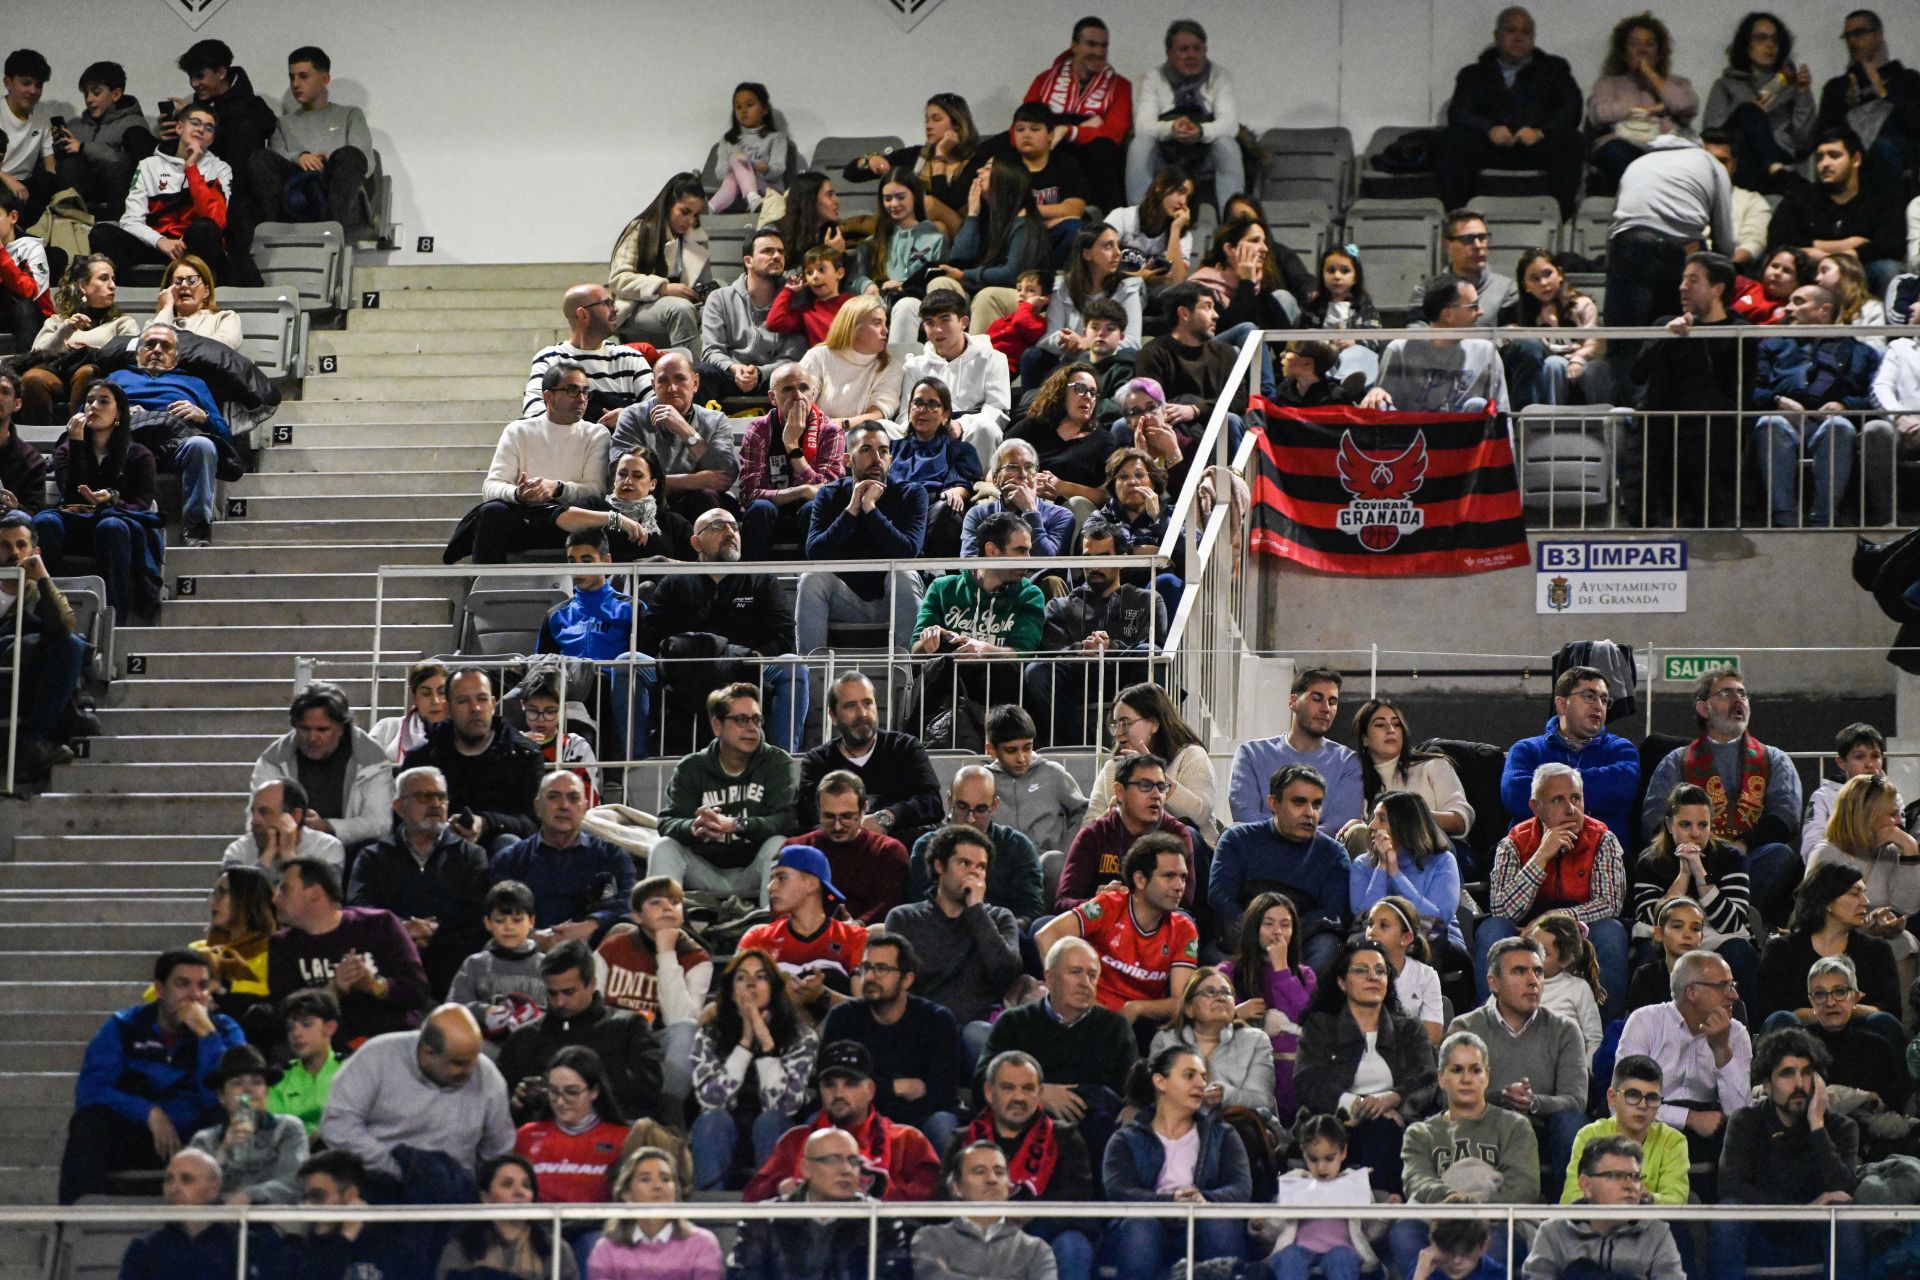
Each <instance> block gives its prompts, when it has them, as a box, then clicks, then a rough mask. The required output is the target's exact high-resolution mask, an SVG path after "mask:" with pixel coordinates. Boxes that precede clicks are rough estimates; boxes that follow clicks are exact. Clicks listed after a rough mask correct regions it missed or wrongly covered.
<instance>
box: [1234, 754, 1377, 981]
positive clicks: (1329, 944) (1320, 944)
mask: <svg viewBox="0 0 1920 1280" xmlns="http://www.w3.org/2000/svg"><path fill="white" fill-rule="evenodd" d="M1326 798H1327V780H1326V778H1325V777H1324V776H1323V775H1322V774H1321V773H1320V771H1319V770H1318V769H1315V768H1314V767H1313V766H1312V765H1308V764H1283V765H1281V766H1280V767H1279V768H1278V769H1275V770H1274V771H1273V773H1272V775H1271V776H1270V777H1269V778H1268V779H1267V813H1268V815H1269V816H1268V819H1267V821H1265V822H1242V823H1240V824H1239V825H1237V826H1233V827H1229V828H1228V829H1227V833H1226V834H1225V835H1223V836H1221V837H1220V847H1219V849H1217V850H1216V851H1215V852H1214V855H1213V868H1212V870H1211V872H1210V873H1209V875H1208V879H1207V904H1208V905H1209V906H1210V907H1212V908H1213V924H1214V931H1215V934H1216V936H1218V937H1219V938H1220V939H1221V942H1222V945H1223V946H1225V947H1226V948H1227V949H1228V950H1229V951H1231V950H1232V949H1233V947H1234V945H1235V942H1236V940H1237V939H1238V938H1239V936H1240V913H1241V912H1242V911H1245V910H1246V907H1247V904H1248V903H1249V902H1251V901H1253V899H1254V898H1256V897H1258V896H1259V895H1260V894H1262V893H1266V892H1269V891H1271V890H1276V889H1277V890H1279V891H1280V892H1281V893H1284V894H1286V895H1287V897H1288V899H1290V900H1291V901H1292V902H1293V905H1294V908H1295V911H1296V913H1297V914H1298V917H1299V923H1298V924H1297V925H1296V926H1295V929H1296V931H1297V933H1298V934H1299V939H1298V940H1299V944H1300V958H1301V959H1302V960H1304V961H1305V962H1306V963H1307V964H1308V965H1309V966H1311V967H1312V968H1314V969H1316V970H1318V969H1321V968H1322V967H1323V966H1325V965H1326V964H1327V962H1328V961H1330V960H1332V959H1333V958H1334V956H1335V955H1337V954H1338V953H1339V951H1340V940H1341V938H1342V937H1343V936H1344V935H1345V933H1346V929H1347V924H1348V922H1349V921H1348V917H1349V916H1350V914H1351V908H1350V905H1349V901H1348V874H1349V873H1350V872H1351V871H1352V869H1353V861H1352V859H1350V858H1349V857H1348V856H1347V851H1346V848H1345V847H1344V846H1342V845H1341V843H1340V842H1339V841H1338V840H1336V839H1334V838H1333V837H1332V836H1330V835H1328V834H1327V833H1326V831H1325V829H1324V826H1325V824H1324V823H1323V821H1322V819H1321V810H1322V806H1323V805H1324V803H1325V801H1326Z"/></svg>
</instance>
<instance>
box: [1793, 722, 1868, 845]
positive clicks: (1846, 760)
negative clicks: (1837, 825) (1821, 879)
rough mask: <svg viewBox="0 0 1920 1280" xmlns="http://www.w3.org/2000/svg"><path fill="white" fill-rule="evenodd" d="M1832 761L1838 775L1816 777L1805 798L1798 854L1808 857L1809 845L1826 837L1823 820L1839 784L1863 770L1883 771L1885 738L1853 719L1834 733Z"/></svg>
mask: <svg viewBox="0 0 1920 1280" xmlns="http://www.w3.org/2000/svg"><path fill="white" fill-rule="evenodd" d="M1833 764H1834V768H1835V769H1838V770H1839V776H1838V777H1834V776H1832V773H1831V771H1828V773H1827V776H1825V777H1822V778H1821V779H1820V786H1819V787H1818V789H1816V790H1815V791H1814V793H1813V795H1812V796H1811V797H1809V798H1808V800H1807V820H1806V822H1805V823H1803V824H1802V825H1801V827H1800V856H1801V857H1802V858H1811V857H1812V856H1813V847H1814V846H1815V845H1817V844H1819V843H1820V842H1821V841H1822V840H1825V839H1826V838H1827V821H1828V820H1829V819H1830V818H1832V817H1833V802H1834V800H1835V799H1836V798H1838V797H1839V795H1840V788H1841V787H1844V786H1846V785H1847V783H1848V782H1850V781H1852V780H1853V779H1855V778H1857V777H1859V776H1860V775H1861V774H1863V773H1872V774H1883V773H1885V772H1886V771H1887V740H1886V738H1885V736H1884V735H1882V734H1881V732H1880V731H1879V730H1878V729H1876V728H1874V727H1873V726H1872V725H1870V724H1864V723H1860V722H1855V723H1853V724H1850V725H1848V726H1847V727H1846V728H1844V729H1842V730H1841V731H1840V732H1839V733H1837V734H1835V735H1834V739H1833Z"/></svg>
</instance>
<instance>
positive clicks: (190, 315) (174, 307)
mask: <svg viewBox="0 0 1920 1280" xmlns="http://www.w3.org/2000/svg"><path fill="white" fill-rule="evenodd" d="M153 318H154V319H156V320H158V321H160V322H161V323H162V324H170V325H172V326H173V327H174V328H176V329H184V330H186V331H187V332H188V333H197V334H199V335H200V336H201V337H203V338H212V339H213V340H214V341H215V342H220V343H224V344H226V345H227V346H229V347H232V348H233V349H234V350H235V351H238V350H239V349H240V342H241V338H242V335H241V332H240V317H239V316H238V315H237V314H236V313H234V312H232V311H222V310H220V306H219V304H218V303H217V302H215V301H214V297H213V269H212V268H211V267H209V266H207V264H206V263H204V262H202V261H200V259H198V258H196V257H194V256H193V255H192V254H187V255H186V256H185V257H183V258H176V259H174V260H173V261H172V262H171V263H169V264H168V265H167V271H166V274H165V275H163V276H161V277H160V302H159V306H158V308H157V309H156V310H155V312H154V317H153Z"/></svg>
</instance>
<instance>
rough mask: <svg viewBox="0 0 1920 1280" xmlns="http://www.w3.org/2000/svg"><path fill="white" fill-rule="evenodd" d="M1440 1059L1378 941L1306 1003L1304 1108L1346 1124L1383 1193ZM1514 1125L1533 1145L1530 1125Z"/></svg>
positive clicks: (1332, 970)
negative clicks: (1408, 1010)
mask: <svg viewBox="0 0 1920 1280" xmlns="http://www.w3.org/2000/svg"><path fill="white" fill-rule="evenodd" d="M1433 1061H1434V1059H1433V1044H1432V1042H1431V1041H1429V1040H1428V1039H1427V1032H1426V1028H1424V1027H1422V1026H1421V1025H1420V1023H1419V1020H1418V1019H1416V1018H1412V1017H1409V1016H1408V1015H1406V1014H1405V1013H1402V1012H1401V1011H1400V1001H1399V996H1398V993H1397V992H1395V990H1394V983H1393V963H1392V961H1391V960H1389V959H1388V957H1387V953H1386V952H1385V951H1383V950H1381V948H1380V944H1379V943H1377V942H1373V941H1371V940H1361V941H1349V942H1348V943H1347V944H1346V945H1345V946H1344V947H1342V948H1341V950H1340V953H1339V954H1338V955H1337V956H1335V957H1334V959H1333V963H1331V964H1329V965H1328V966H1327V969H1326V972H1325V973H1323V974H1321V975H1320V980H1319V984H1318V986H1316V987H1315V988H1314V993H1313V1000H1312V1001H1311V1002H1310V1003H1309V1004H1308V1005H1307V1012H1306V1016H1305V1017H1304V1018H1303V1019H1302V1020H1301V1023H1300V1056H1299V1058H1298V1060H1296V1061H1295V1063H1294V1069H1293V1081H1294V1089H1295V1091H1296V1092H1297V1093H1298V1094H1299V1096H1300V1105H1301V1106H1302V1107H1303V1108H1305V1109H1306V1110H1308V1111H1311V1112H1318V1113H1322V1114H1326V1115H1337V1116H1339V1117H1340V1121H1341V1123H1343V1124H1345V1125H1346V1126H1347V1131H1348V1133H1349V1134H1350V1135H1351V1137H1352V1141H1351V1142H1350V1143H1349V1144H1348V1148H1347V1149H1348V1151H1349V1153H1350V1159H1351V1161H1352V1163H1353V1164H1355V1165H1364V1166H1365V1167H1366V1168H1367V1169H1368V1170H1369V1172H1370V1176H1371V1179H1372V1182H1373V1188H1374V1190H1376V1191H1384V1192H1387V1193H1389V1194H1392V1195H1398V1194H1400V1190H1401V1177H1400V1175H1401V1168H1400V1164H1401V1162H1400V1148H1401V1142H1402V1139H1403V1138H1404V1136H1405V1129H1406V1125H1407V1122H1408V1121H1410V1120H1411V1119H1413V1118H1414V1117H1415V1116H1418V1115H1422V1114H1424V1113H1425V1111H1426V1109H1427V1106H1428V1104H1429V1103H1430V1102H1431V1101H1432V1098H1433V1090H1434V1069H1433ZM1482 1067H1483V1069H1482V1073H1481V1081H1480V1089H1481V1095H1482V1097H1483V1098H1484V1096H1485V1093H1486V1078H1485V1071H1484V1063H1483V1064H1482ZM1509 1114H1510V1115H1511V1114H1513V1113H1509ZM1514 1119H1516V1120H1518V1121H1519V1122H1520V1126H1521V1128H1523V1129H1526V1130H1527V1140H1528V1142H1532V1141H1533V1131H1532V1129H1531V1127H1530V1126H1528V1124H1527V1122H1526V1120H1525V1119H1524V1118H1522V1117H1520V1116H1518V1115H1514ZM1536 1159H1537V1157H1536ZM1537 1179H1538V1171H1537V1168H1536V1182H1537ZM1406 1274H1408V1275H1411V1274H1412V1272H1411V1271H1409V1272H1407V1273H1406Z"/></svg>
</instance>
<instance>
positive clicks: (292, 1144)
mask: <svg viewBox="0 0 1920 1280" xmlns="http://www.w3.org/2000/svg"><path fill="white" fill-rule="evenodd" d="M226 1136H227V1126H226V1125H225V1124H216V1125H211V1126H209V1127H208V1128H205V1129H202V1130H200V1132H198V1133H196V1134H194V1135H193V1141H192V1142H190V1143H188V1144H187V1145H188V1146H190V1147H193V1148H194V1149H195V1150H197V1151H204V1152H206V1153H207V1154H208V1155H210V1156H212V1157H213V1158H214V1159H215V1160H217V1161H219V1162H220V1189H221V1190H222V1191H223V1192H232V1191H244V1192H246V1193H247V1199H248V1200H251V1201H252V1202H253V1203H254V1204H296V1203H298V1202H299V1199H300V1196H299V1192H298V1188H297V1187H296V1185H295V1177H296V1175H297V1174H298V1172H299V1169H300V1165H301V1164H302V1163H303V1162H304V1161H305V1160H306V1158H307V1126H306V1125H304V1124H302V1123H301V1122H300V1118H299V1117H298V1116H276V1115H268V1114H266V1113H264V1112H263V1113H261V1114H260V1115H259V1116H258V1118H257V1121H256V1123H255V1127H254V1130H253V1139H252V1141H250V1142H247V1143H245V1144H243V1145H241V1146H239V1147H236V1148H234V1149H232V1150H230V1151H222V1150H221V1143H222V1142H223V1141H224V1140H225V1138H226Z"/></svg>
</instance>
